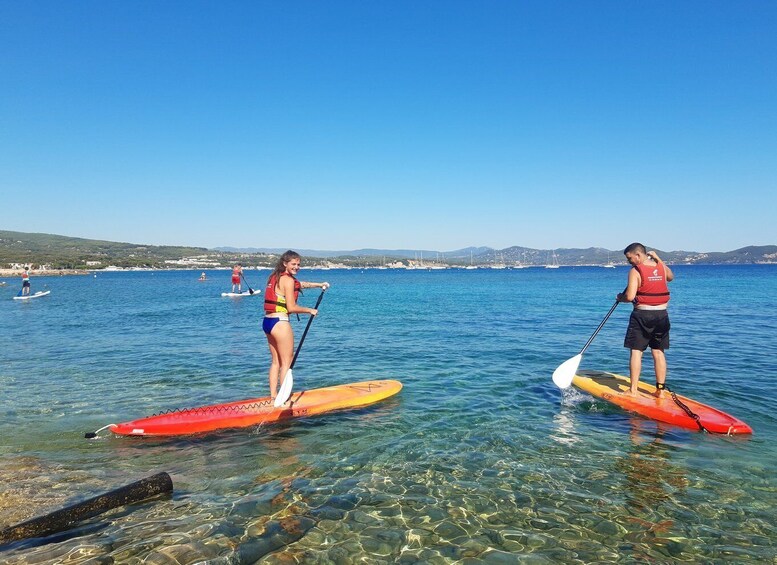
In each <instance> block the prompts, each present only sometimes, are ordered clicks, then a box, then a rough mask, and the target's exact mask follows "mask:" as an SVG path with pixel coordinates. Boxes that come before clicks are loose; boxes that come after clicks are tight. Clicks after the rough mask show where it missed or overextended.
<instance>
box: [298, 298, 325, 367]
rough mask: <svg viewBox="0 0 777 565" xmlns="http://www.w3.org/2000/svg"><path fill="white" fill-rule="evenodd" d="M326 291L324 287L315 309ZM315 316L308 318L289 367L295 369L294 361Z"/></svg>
mask: <svg viewBox="0 0 777 565" xmlns="http://www.w3.org/2000/svg"><path fill="white" fill-rule="evenodd" d="M325 292H326V289H323V290H322V291H321V294H319V295H318V300H316V305H315V306H313V308H314V309H316V310H318V306H319V304H321V300H322V299H323V298H324V293H325ZM313 318H315V316H311V317H310V319H309V320H308V325H307V326H305V331H304V332H302V337H301V338H300V340H299V345H298V346H297V351H295V352H294V359H292V360H291V366H290V367H289V369H293V368H294V363H296V362H297V355H299V350H300V349H302V342H304V341H305V336H306V335H308V330H309V329H310V324H312V323H313Z"/></svg>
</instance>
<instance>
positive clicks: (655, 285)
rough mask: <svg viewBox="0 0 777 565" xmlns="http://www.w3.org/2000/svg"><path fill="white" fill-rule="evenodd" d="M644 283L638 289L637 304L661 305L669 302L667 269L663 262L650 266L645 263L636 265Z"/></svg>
mask: <svg viewBox="0 0 777 565" xmlns="http://www.w3.org/2000/svg"><path fill="white" fill-rule="evenodd" d="M634 268H635V269H637V272H638V273H639V276H640V278H641V279H642V284H640V285H639V288H638V289H637V296H636V298H635V300H636V302H637V304H646V305H649V306H660V305H661V304H666V303H667V302H669V287H668V286H667V284H666V269H664V266H663V265H662V264H661V263H658V264H657V265H655V266H654V267H648V266H647V265H645V264H644V263H643V264H641V265H636V266H635V267H634Z"/></svg>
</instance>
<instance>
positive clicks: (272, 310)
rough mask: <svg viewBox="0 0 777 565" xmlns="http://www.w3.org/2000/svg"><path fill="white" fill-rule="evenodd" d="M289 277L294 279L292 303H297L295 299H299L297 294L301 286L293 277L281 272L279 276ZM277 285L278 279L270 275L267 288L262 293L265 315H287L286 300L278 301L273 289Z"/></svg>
mask: <svg viewBox="0 0 777 565" xmlns="http://www.w3.org/2000/svg"><path fill="white" fill-rule="evenodd" d="M284 275H286V276H289V277H291V278H292V279H294V302H296V301H297V298H299V293H300V292H301V290H302V284H300V282H299V281H298V280H297V279H296V278H294V276H293V275H291V274H289V273H287V272H285V271H284V272H283V273H281V276H284ZM277 285H278V277H277V276H276V275H271V276H270V279H269V280H268V281H267V288H266V289H265V291H264V311H265V313H267V314H276V313H279V312H280V313H284V314H288V312H289V311H288V310H287V309H286V298H285V297H284V298H281V299H280V300H279V297H278V293H277V292H275V287H276V286H277Z"/></svg>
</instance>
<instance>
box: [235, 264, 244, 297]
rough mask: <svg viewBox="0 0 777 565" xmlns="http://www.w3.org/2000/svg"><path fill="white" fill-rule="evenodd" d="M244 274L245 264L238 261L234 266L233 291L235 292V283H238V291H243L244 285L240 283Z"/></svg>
mask: <svg viewBox="0 0 777 565" xmlns="http://www.w3.org/2000/svg"><path fill="white" fill-rule="evenodd" d="M242 275H243V265H241V264H240V263H236V264H235V266H234V267H232V292H235V285H237V291H238V292H243V290H242V285H241V284H240V277H241V276H242Z"/></svg>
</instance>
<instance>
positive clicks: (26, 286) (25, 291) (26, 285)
mask: <svg viewBox="0 0 777 565" xmlns="http://www.w3.org/2000/svg"><path fill="white" fill-rule="evenodd" d="M29 294H30V271H29V268H28V267H25V268H24V271H22V296H29Z"/></svg>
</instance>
